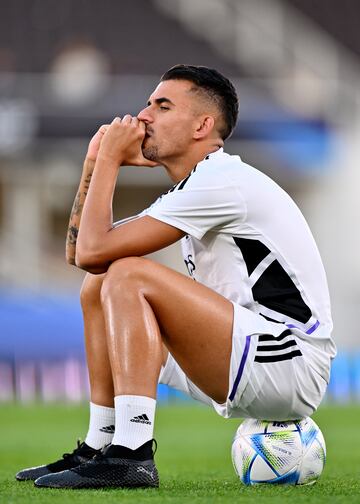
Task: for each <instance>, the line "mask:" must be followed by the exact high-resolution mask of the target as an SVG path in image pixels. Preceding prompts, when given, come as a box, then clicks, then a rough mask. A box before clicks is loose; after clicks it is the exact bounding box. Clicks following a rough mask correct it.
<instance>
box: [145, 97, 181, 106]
mask: <svg viewBox="0 0 360 504" xmlns="http://www.w3.org/2000/svg"><path fill="white" fill-rule="evenodd" d="M154 102H155V103H156V104H157V105H161V104H162V103H169V104H170V105H175V103H173V102H172V101H171V100H170V99H169V98H165V97H163V98H156V100H154ZM149 105H151V100H148V102H147V106H149Z"/></svg>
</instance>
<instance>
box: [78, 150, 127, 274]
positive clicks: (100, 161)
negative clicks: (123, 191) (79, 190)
mask: <svg viewBox="0 0 360 504" xmlns="http://www.w3.org/2000/svg"><path fill="white" fill-rule="evenodd" d="M118 171H119V167H118V166H117V163H114V162H113V161H110V160H108V159H106V158H103V157H101V156H98V158H97V161H96V163H95V167H94V170H93V174H92V180H91V186H90V188H89V191H88V194H87V197H86V201H85V202H84V205H83V210H82V216H81V225H80V226H79V228H78V229H79V231H78V237H77V247H76V254H75V261H76V265H77V266H79V267H80V268H84V264H88V263H89V262H91V263H93V262H94V263H99V262H101V256H102V252H103V250H104V245H105V243H106V240H107V235H108V233H109V231H111V229H112V224H113V211H112V202H113V196H114V191H115V186H116V179H117V175H118ZM84 269H86V268H84Z"/></svg>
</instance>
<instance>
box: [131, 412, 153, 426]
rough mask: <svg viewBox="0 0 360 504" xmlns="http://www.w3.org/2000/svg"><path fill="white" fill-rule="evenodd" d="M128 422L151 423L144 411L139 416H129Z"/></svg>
mask: <svg viewBox="0 0 360 504" xmlns="http://www.w3.org/2000/svg"><path fill="white" fill-rule="evenodd" d="M130 422H135V423H144V424H147V425H151V422H150V420H149V418H148V416H147V415H145V413H144V414H143V415H139V416H134V418H131V420H130Z"/></svg>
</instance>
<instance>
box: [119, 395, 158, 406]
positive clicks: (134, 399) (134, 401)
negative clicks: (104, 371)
mask: <svg viewBox="0 0 360 504" xmlns="http://www.w3.org/2000/svg"><path fill="white" fill-rule="evenodd" d="M114 402H115V408H118V407H119V406H120V405H123V404H129V405H131V406H141V407H148V408H155V406H156V399H153V398H152V397H147V396H139V395H118V396H115V398H114Z"/></svg>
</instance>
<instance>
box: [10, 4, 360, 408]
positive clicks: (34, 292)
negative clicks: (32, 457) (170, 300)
mask: <svg viewBox="0 0 360 504" xmlns="http://www.w3.org/2000/svg"><path fill="white" fill-rule="evenodd" d="M359 16H360V4H359V2H358V1H357V0H342V2H338V1H337V0H318V1H317V2H313V1H312V0H102V1H101V2H97V1H95V0H77V1H76V2H75V1H71V0H62V1H61V2H59V1H58V0H1V4H0V401H4V402H5V401H9V400H10V401H12V400H17V401H31V400H34V399H40V400H44V401H57V400H63V399H66V400H69V401H79V400H83V399H85V398H86V397H87V394H88V383H87V372H86V367H85V363H84V352H83V333H82V320H81V312H80V305H79V300H78V292H79V289H80V285H81V281H82V278H83V276H84V274H83V272H81V271H78V270H77V269H76V268H74V267H71V266H69V265H67V264H66V262H65V257H64V248H65V236H66V229H67V223H68V216H69V212H70V209H71V206H72V202H73V199H74V196H75V193H76V190H77V185H78V181H79V178H80V174H81V168H82V162H83V158H84V155H85V152H86V148H87V144H88V141H89V139H90V138H91V136H92V135H93V133H94V132H95V131H96V130H97V128H98V127H99V126H100V125H101V124H102V123H104V122H105V123H106V122H109V121H110V120H111V119H112V118H113V117H114V116H115V115H122V114H124V113H132V114H134V115H135V114H136V113H137V112H138V111H139V110H140V109H141V108H142V107H143V106H144V104H145V103H146V101H147V98H148V96H149V94H150V93H151V92H152V90H153V88H154V87H155V86H156V84H157V83H158V80H159V77H160V76H161V74H162V73H164V72H165V71H166V70H167V69H168V68H169V67H171V66H173V65H174V64H177V63H189V64H200V65H207V66H211V67H215V68H216V69H218V70H220V71H221V72H223V73H224V74H225V75H226V76H228V77H229V78H230V79H231V80H232V81H233V83H234V84H235V86H236V88H237V91H238V94H239V97H240V120H239V123H238V125H237V128H236V130H235V132H234V134H233V136H232V138H231V139H230V140H229V141H228V142H227V147H226V150H227V151H228V152H230V153H236V154H240V155H241V157H242V159H243V160H244V161H246V162H248V163H250V164H253V165H254V166H256V167H257V168H259V169H260V170H262V171H264V172H265V173H267V174H269V175H270V176H271V177H272V178H274V179H275V180H276V181H277V182H278V183H279V184H280V185H281V186H282V187H283V188H284V189H286V190H287V191H288V192H289V193H290V194H291V195H292V197H293V198H294V199H295V201H296V202H297V203H298V205H299V206H300V208H301V210H302V211H303V213H304V215H305V217H306V219H307V220H308V222H309V224H310V226H311V229H312V231H313V234H314V236H315V239H316V241H317V243H318V246H319V249H320V252H321V255H322V258H323V261H324V264H325V268H326V271H327V275H328V281H329V286H330V292H331V298H332V305H333V315H334V323H335V330H334V337H335V340H336V343H337V345H338V348H339V355H338V357H337V359H336V360H335V362H334V367H333V373H332V379H331V384H330V387H329V391H328V395H327V400H328V401H337V402H348V401H350V400H352V401H354V400H358V401H360V338H359V335H358V332H357V314H358V306H359V302H360V288H359V285H360V282H359V280H360V268H359V259H358V250H359V245H360V237H359V232H358V229H359V225H358V222H359V217H360V208H359V203H358V201H359V198H358V187H359V186H358V184H359V182H360V173H359V169H358V164H359V162H358V160H359V158H360V142H359V140H360V58H359V57H360V36H359V30H358V19H359ZM171 185H172V184H171V181H170V180H169V179H167V177H166V176H165V174H164V173H163V171H162V170H161V169H160V168H159V169H158V168H156V169H151V170H150V169H143V168H124V169H122V170H121V174H120V178H119V187H118V190H117V195H116V198H115V205H114V216H115V218H116V220H117V219H120V218H123V217H125V216H129V215H132V214H135V213H137V212H138V211H140V210H142V209H143V208H145V207H146V206H148V205H149V204H150V203H151V202H152V201H153V200H154V199H155V198H156V197H157V196H158V195H159V194H161V193H162V192H163V191H164V190H166V189H167V188H168V187H170V186H171ZM155 259H156V260H159V261H161V262H164V263H165V264H167V265H169V266H171V267H174V268H176V269H178V270H180V271H183V272H184V273H185V269H184V266H183V264H182V259H181V256H180V251H179V248H178V246H177V245H175V246H172V247H170V248H169V249H166V250H163V251H161V252H160V253H158V254H156V255H155ZM159 394H160V397H161V399H163V400H164V401H171V400H173V399H175V400H178V399H179V397H178V395H177V394H176V393H175V392H172V391H170V390H168V389H167V388H166V387H161V388H160V389H159Z"/></svg>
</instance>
